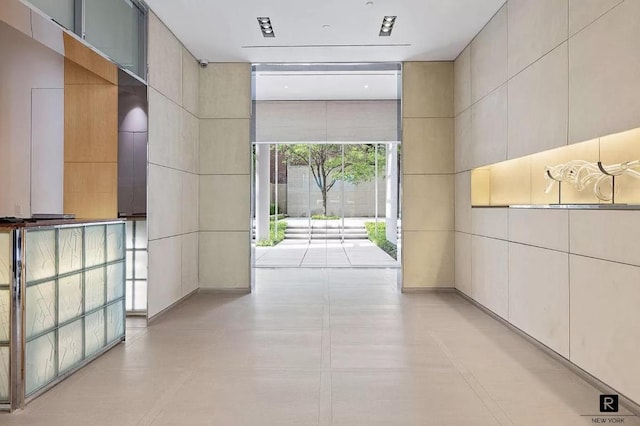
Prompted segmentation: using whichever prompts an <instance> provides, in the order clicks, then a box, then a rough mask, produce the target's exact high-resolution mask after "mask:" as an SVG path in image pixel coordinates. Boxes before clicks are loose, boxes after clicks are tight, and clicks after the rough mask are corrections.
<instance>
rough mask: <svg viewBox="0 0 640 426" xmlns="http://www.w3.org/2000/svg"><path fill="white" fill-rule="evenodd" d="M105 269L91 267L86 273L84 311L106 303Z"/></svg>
mask: <svg viewBox="0 0 640 426" xmlns="http://www.w3.org/2000/svg"><path fill="white" fill-rule="evenodd" d="M104 269H105V268H98V269H91V270H90V271H86V272H85V273H84V311H85V312H87V311H90V310H92V309H95V308H97V307H99V306H102V305H104Z"/></svg>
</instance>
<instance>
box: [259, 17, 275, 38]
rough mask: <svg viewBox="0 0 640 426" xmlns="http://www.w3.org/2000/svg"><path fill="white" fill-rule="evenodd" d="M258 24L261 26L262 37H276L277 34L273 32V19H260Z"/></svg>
mask: <svg viewBox="0 0 640 426" xmlns="http://www.w3.org/2000/svg"><path fill="white" fill-rule="evenodd" d="M258 24H259V25H260V31H262V37H275V36H276V33H274V32H273V27H272V26H271V19H270V18H269V17H268V16H262V17H260V18H258Z"/></svg>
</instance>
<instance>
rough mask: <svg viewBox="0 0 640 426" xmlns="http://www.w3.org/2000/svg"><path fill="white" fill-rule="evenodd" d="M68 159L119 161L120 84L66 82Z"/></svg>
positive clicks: (66, 145) (67, 160) (65, 107)
mask: <svg viewBox="0 0 640 426" xmlns="http://www.w3.org/2000/svg"><path fill="white" fill-rule="evenodd" d="M64 109H65V115H64V117H65V128H64V133H65V134H64V141H65V145H64V159H65V161H66V162H117V161H118V87H117V86H113V85H98V84H86V85H65V95H64Z"/></svg>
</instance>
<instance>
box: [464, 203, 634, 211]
mask: <svg viewBox="0 0 640 426" xmlns="http://www.w3.org/2000/svg"><path fill="white" fill-rule="evenodd" d="M471 208H474V209H548V210H551V209H555V210H640V205H639V204H511V205H501V206H471Z"/></svg>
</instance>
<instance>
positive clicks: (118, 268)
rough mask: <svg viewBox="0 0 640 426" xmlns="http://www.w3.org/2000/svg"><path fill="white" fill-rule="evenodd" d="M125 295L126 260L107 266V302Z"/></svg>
mask: <svg viewBox="0 0 640 426" xmlns="http://www.w3.org/2000/svg"><path fill="white" fill-rule="evenodd" d="M123 296H124V262H120V263H114V264H112V265H109V266H107V302H111V301H112V300H116V299H118V298H120V297H123Z"/></svg>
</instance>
